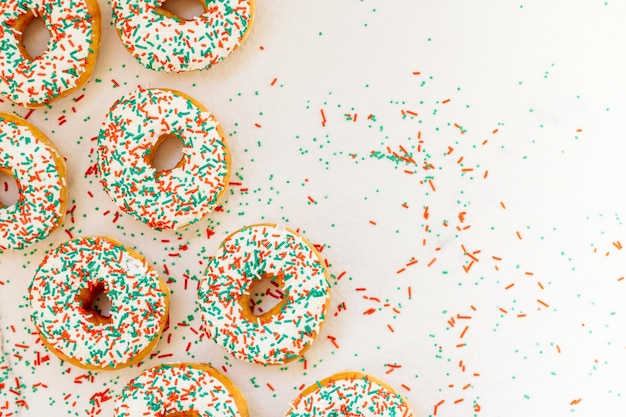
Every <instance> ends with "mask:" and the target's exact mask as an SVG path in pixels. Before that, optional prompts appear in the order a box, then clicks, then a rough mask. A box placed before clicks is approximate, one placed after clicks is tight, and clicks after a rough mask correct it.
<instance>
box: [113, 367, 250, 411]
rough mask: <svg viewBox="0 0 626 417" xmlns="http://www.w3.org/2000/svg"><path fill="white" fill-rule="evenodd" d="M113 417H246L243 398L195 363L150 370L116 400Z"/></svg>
mask: <svg viewBox="0 0 626 417" xmlns="http://www.w3.org/2000/svg"><path fill="white" fill-rule="evenodd" d="M113 416H114V417H175V416H178V417H182V416H187V417H217V416H220V417H248V405H247V403H246V399H245V398H244V396H243V394H242V393H241V391H240V390H239V388H237V387H236V386H235V384H233V383H232V382H231V381H230V380H229V379H228V378H227V377H226V376H225V375H222V374H221V373H219V372H218V371H216V370H215V369H213V368H212V367H211V366H209V365H206V364H199V363H172V364H163V365H160V366H156V367H154V368H150V369H148V370H146V371H144V372H143V373H141V374H140V375H139V376H137V377H136V378H134V379H132V380H131V381H130V382H128V384H126V385H125V386H124V388H123V389H122V393H121V394H120V396H119V397H118V398H117V402H116V404H115V409H114V411H113Z"/></svg>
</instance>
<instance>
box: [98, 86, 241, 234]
mask: <svg viewBox="0 0 626 417" xmlns="http://www.w3.org/2000/svg"><path fill="white" fill-rule="evenodd" d="M172 135H173V136H175V137H176V138H178V139H179V140H180V141H181V142H182V144H183V147H184V148H183V158H182V159H181V161H180V162H179V163H178V165H177V166H176V167H174V168H173V169H171V170H168V171H156V169H155V168H154V167H153V166H152V165H151V164H152V156H153V154H154V152H155V150H156V149H157V148H158V146H159V145H160V143H162V141H163V140H165V138H167V137H170V136H172ZM98 171H99V175H100V181H101V183H102V185H103V187H104V189H105V191H106V192H107V193H108V194H109V196H110V197H111V198H112V199H113V201H115V202H116V203H117V205H118V206H119V207H120V209H121V210H122V211H124V212H127V213H129V214H131V215H132V216H134V217H136V218H137V219H139V220H141V221H142V222H144V223H146V224H147V225H148V226H150V227H152V228H154V229H157V230H165V229H178V228H181V227H184V226H187V225H188V224H191V223H194V222H196V221H198V220H199V219H200V218H202V217H203V216H205V215H206V214H208V213H209V212H211V211H212V210H213V209H214V208H215V207H216V206H217V204H218V201H219V199H220V198H221V197H222V195H223V194H224V192H225V190H226V185H227V184H228V178H229V176H230V152H229V150H228V146H227V144H226V139H225V136H224V132H223V130H222V128H221V126H220V125H219V123H218V122H217V120H216V119H215V118H214V117H213V115H212V114H211V113H209V112H208V111H207V110H206V109H205V108H204V106H202V105H201V104H200V103H198V102H197V101H195V100H194V99H193V98H191V97H189V96H187V95H185V94H183V93H181V92H179V91H174V90H164V89H142V88H139V89H137V90H135V91H133V92H131V93H129V94H128V95H126V96H124V97H122V98H120V99H119V100H118V101H116V102H115V104H113V106H112V107H111V109H110V110H109V112H108V114H107V116H106V120H105V121H104V123H103V125H102V129H101V130H100V134H99V136H98Z"/></svg>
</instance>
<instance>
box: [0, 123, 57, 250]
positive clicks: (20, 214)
mask: <svg viewBox="0 0 626 417" xmlns="http://www.w3.org/2000/svg"><path fill="white" fill-rule="evenodd" d="M0 171H1V172H4V173H6V174H8V175H11V176H12V177H13V178H15V179H16V181H17V184H18V190H19V200H18V201H17V203H16V204H14V205H12V206H8V207H2V204H0V251H4V250H6V249H24V248H26V247H28V246H30V245H32V244H34V243H36V242H39V241H40V240H42V239H44V238H46V237H47V236H48V235H49V234H50V233H51V232H52V231H53V230H54V229H56V228H57V227H58V226H59V225H60V224H61V223H63V219H64V218H65V209H66V204H67V188H66V184H67V181H66V171H65V162H64V161H63V157H62V156H61V155H60V154H59V152H58V151H57V150H56V148H55V147H54V145H53V144H52V142H50V140H49V139H48V138H47V137H46V136H45V135H44V134H43V133H42V132H41V131H40V130H39V129H37V128H36V127H35V126H33V125H32V124H30V123H28V122H27V121H26V120H24V119H21V118H19V117H16V116H13V115H10V114H6V113H0Z"/></svg>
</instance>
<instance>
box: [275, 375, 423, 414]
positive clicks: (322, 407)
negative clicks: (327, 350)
mask: <svg viewBox="0 0 626 417" xmlns="http://www.w3.org/2000/svg"><path fill="white" fill-rule="evenodd" d="M309 416H317V417H331V416H363V417H412V416H413V411H412V410H411V406H410V405H409V403H408V402H407V400H406V399H405V398H404V397H403V396H402V395H400V394H399V393H397V392H396V391H395V390H394V389H393V388H392V387H390V386H389V385H387V384H386V383H384V382H383V381H381V380H379V379H377V378H375V377H373V376H370V375H366V374H363V373H360V372H353V371H347V372H340V373H338V374H335V375H333V376H331V377H328V378H325V379H323V380H321V381H318V382H316V383H315V384H313V385H311V386H310V387H308V388H306V389H304V391H302V392H301V393H300V395H299V396H298V397H297V398H296V399H295V400H294V401H293V403H292V406H291V408H290V409H289V411H287V414H286V417H309Z"/></svg>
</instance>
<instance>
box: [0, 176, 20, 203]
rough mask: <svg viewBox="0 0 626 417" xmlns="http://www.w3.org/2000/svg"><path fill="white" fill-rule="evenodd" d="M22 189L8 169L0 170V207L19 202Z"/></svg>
mask: <svg viewBox="0 0 626 417" xmlns="http://www.w3.org/2000/svg"><path fill="white" fill-rule="evenodd" d="M19 199H20V190H19V185H18V184H17V180H16V179H15V178H14V177H13V175H11V174H10V173H9V172H7V171H3V170H0V207H9V206H13V205H15V204H17V202H18V201H19Z"/></svg>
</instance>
